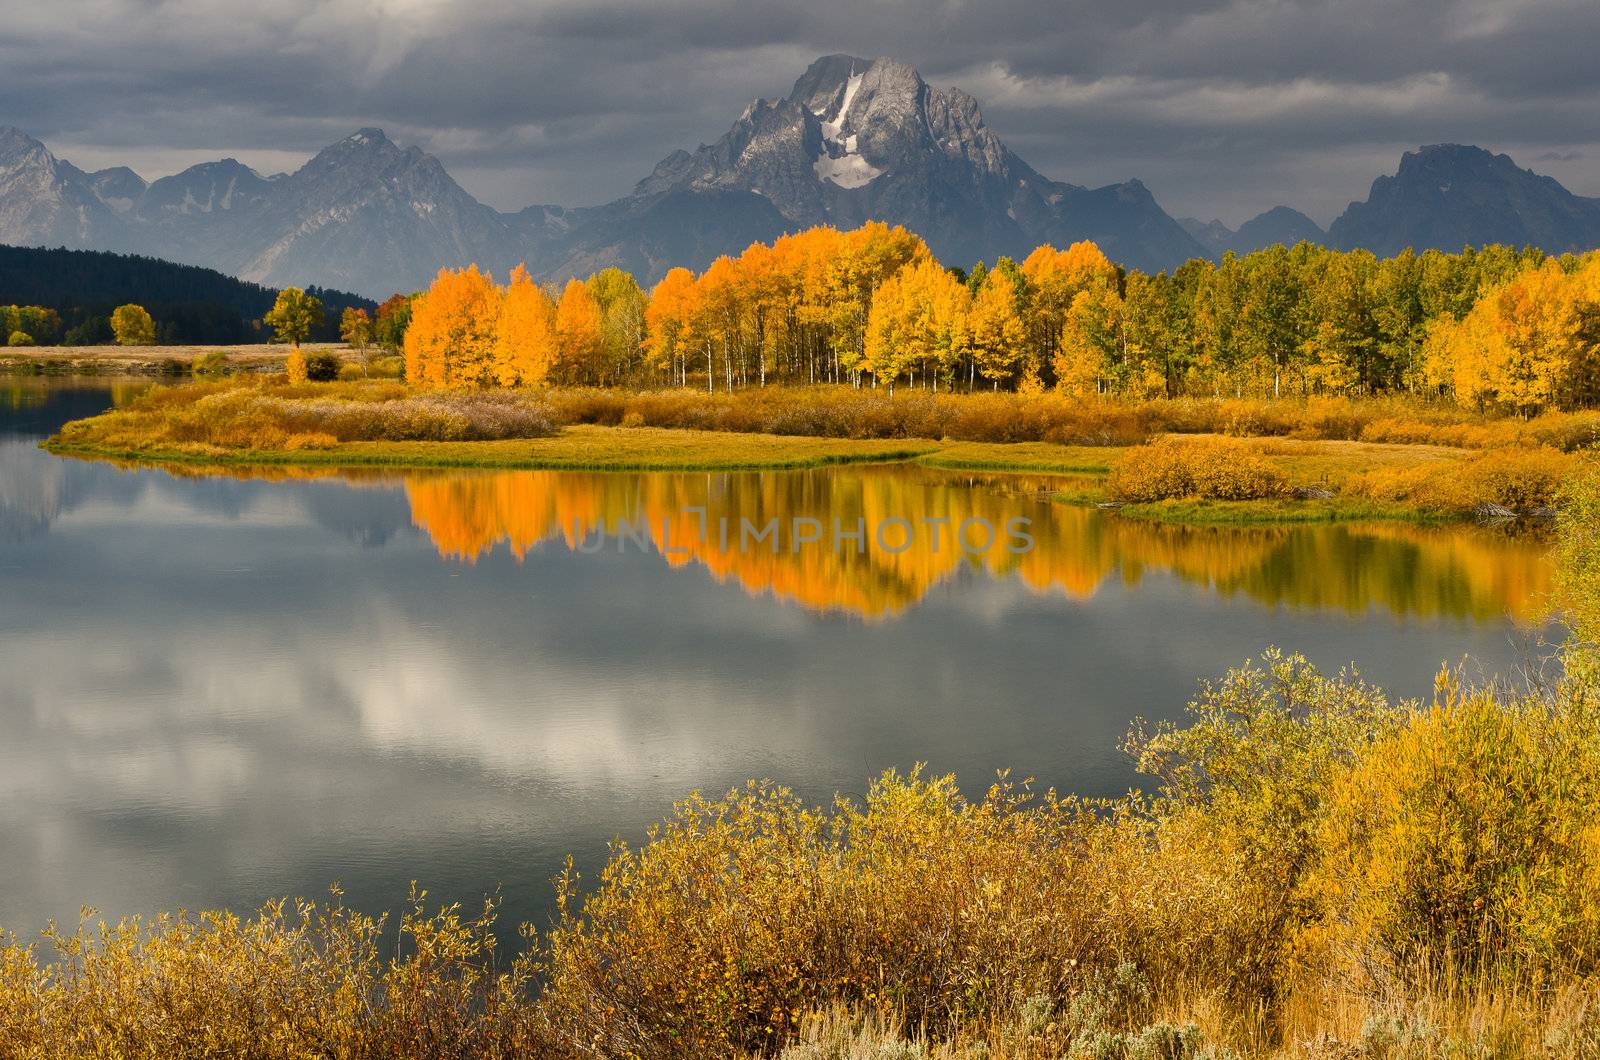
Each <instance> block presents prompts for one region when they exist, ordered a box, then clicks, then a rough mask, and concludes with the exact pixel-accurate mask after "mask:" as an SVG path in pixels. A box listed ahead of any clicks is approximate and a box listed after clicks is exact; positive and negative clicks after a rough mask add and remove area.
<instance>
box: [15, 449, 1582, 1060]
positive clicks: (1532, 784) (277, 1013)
mask: <svg viewBox="0 0 1600 1060" xmlns="http://www.w3.org/2000/svg"><path fill="white" fill-rule="evenodd" d="M1597 505H1600V480H1596V479H1595V478H1593V477H1590V478H1587V479H1584V480H1580V481H1578V482H1576V483H1574V484H1572V485H1569V487H1568V496H1567V497H1566V498H1565V499H1564V502H1563V505H1562V508H1563V511H1564V513H1565V514H1564V516H1563V518H1564V525H1563V535H1564V536H1563V538H1562V540H1563V547H1562V555H1563V578H1564V581H1563V584H1564V586H1565V587H1566V592H1567V594H1568V597H1569V599H1570V600H1571V601H1573V602H1575V603H1576V604H1577V605H1578V606H1576V607H1574V608H1572V609H1571V610H1570V611H1569V615H1570V617H1571V621H1572V623H1573V627H1574V632H1573V636H1572V638H1571V639H1570V640H1569V641H1568V642H1567V644H1566V646H1565V647H1564V649H1563V652H1564V656H1563V659H1562V661H1563V662H1564V663H1565V674H1564V676H1562V677H1560V678H1559V679H1555V680H1553V681H1551V682H1550V683H1548V684H1537V685H1518V686H1515V687H1514V686H1512V685H1510V684H1509V683H1503V682H1502V683H1497V684H1494V685H1491V686H1485V687H1471V686H1468V685H1466V684H1465V683H1464V682H1463V680H1462V678H1461V676H1460V674H1459V673H1457V672H1454V671H1446V672H1443V673H1441V675H1440V679H1439V681H1438V683H1437V691H1436V693H1435V697H1434V699H1433V701H1432V702H1431V703H1415V702H1395V701H1393V700H1391V699H1390V698H1389V697H1387V696H1386V695H1384V694H1383V693H1382V692H1381V691H1380V690H1378V689H1376V688H1373V687H1371V686H1370V685H1368V684H1366V683H1364V682H1363V681H1361V680H1360V679H1359V678H1358V677H1357V676H1355V675H1353V674H1338V675H1329V674H1324V673H1320V672H1318V671H1317V670H1316V669H1315V668H1313V667H1312V666H1311V665H1310V664H1309V663H1307V662H1306V661H1305V660H1304V659H1302V658H1300V657H1298V656H1294V655H1289V654H1280V653H1278V652H1268V653H1266V654H1265V655H1264V657H1263V658H1262V659H1261V660H1260V661H1259V662H1257V663H1254V664H1250V665H1247V666H1245V667H1242V668H1240V669H1237V670H1235V671H1233V672H1231V673H1230V674H1228V675H1227V676H1226V677H1225V678H1223V679H1222V680H1220V681H1218V682H1216V683H1214V684H1211V685H1208V686H1206V687H1204V689H1203V690H1202V691H1201V693H1200V694H1199V695H1198V696H1197V697H1196V699H1195V701H1194V702H1193V703H1192V704H1191V705H1190V706H1189V709H1188V712H1187V716H1186V718H1185V719H1184V720H1183V721H1182V722H1181V723H1176V724H1161V725H1146V724H1144V723H1142V722H1137V721H1135V722H1134V723H1133V725H1132V727H1131V729H1130V732H1129V736H1128V739H1127V743H1126V747H1127V750H1128V751H1129V753H1130V754H1132V755H1133V756H1134V758H1135V760H1136V761H1137V763H1138V765H1139V768H1140V770H1141V771H1142V772H1143V773H1145V774H1146V775H1148V776H1149V777H1150V778H1151V780H1152V786H1153V790H1152V791H1151V792H1150V793H1148V794H1140V793H1132V794H1129V795H1128V796H1125V797H1123V798H1119V799H1114V800H1109V801H1097V800H1084V799H1080V798H1075V797H1072V796H1069V795H1064V794H1057V793H1055V792H1051V791H1040V790H1037V789H1036V787H1035V786H1034V785H1032V784H1031V783H1029V782H1028V781H1026V780H1025V779H1021V778H1008V777H1004V776H1002V777H1001V778H999V780H998V781H997V782H996V783H995V784H993V785H992V786H991V787H989V788H988V790H987V791H986V792H984V793H983V794H981V795H978V796H976V797H972V798H969V797H967V796H965V795H964V794H963V793H962V792H961V791H960V790H959V789H958V788H957V786H956V785H955V783H954V781H953V780H952V779H951V778H948V777H942V776H937V775H928V774H925V773H924V772H922V771H920V770H914V771H912V772H910V773H909V774H905V773H902V774H896V773H887V774H885V775H883V776H882V777H880V778H879V779H878V780H877V781H876V782H874V783H873V784H872V785H871V787H870V789H869V790H868V792H867V794H866V796H865V797H864V798H862V799H859V800H857V799H850V798H844V797H841V798H839V799H838V800H837V801H835V802H834V803H832V804H830V805H824V806H816V805H812V804H809V803H807V802H805V801H804V800H801V799H799V798H797V797H796V796H794V795H793V794H792V793H790V792H788V791H787V790H785V789H783V788H782V787H780V786H777V785H774V784H769V783H753V784H751V785H749V786H748V787H745V788H741V789H739V790H736V791H734V792H732V793H730V794H728V795H727V796H724V797H722V798H710V797H704V796H700V795H691V796H690V797H688V798H686V799H685V800H684V801H683V802H681V803H680V804H679V805H678V806H677V807H676V808H675V810H674V811H673V813H672V814H671V815H670V817H668V818H667V819H666V820H665V821H664V822H662V824H661V825H660V826H659V827H658V828H656V829H654V830H653V831H652V832H651V833H650V834H649V835H648V837H647V838H646V840H645V841H644V842H643V843H642V844H641V845H639V846H637V847H634V846H628V845H623V844H620V843H619V844H618V845H616V846H615V847H614V849H613V851H612V855H611V858H610V861H609V864H608V865H607V866H606V868H605V870H604V871H603V873H602V874H601V875H600V877H599V878H598V879H597V880H594V881H585V880H580V879H578V878H577V877H575V876H574V875H572V874H571V873H568V874H566V875H564V876H563V877H562V878H561V879H560V880H558V881H557V884H556V886H557V894H558V899H559V901H558V913H557V915H556V918H555V921H554V923H553V924H551V925H549V927H548V929H547V930H541V931H540V932H538V933H537V935H536V936H531V937H530V938H528V939H527V940H525V945H524V946H523V947H522V948H521V949H520V950H519V951H518V954H513V953H512V952H510V951H511V950H513V949H517V947H514V946H511V945H509V944H502V943H498V942H496V941H495V938H494V929H495V925H494V922H493V906H492V905H491V906H488V907H485V909H484V910H483V911H482V913H481V915H473V914H472V913H470V912H467V911H463V910H461V909H459V908H457V907H453V906H450V907H445V908H443V909H439V908H437V907H432V906H429V905H428V903H427V901H426V898H425V896H423V895H416V896H414V899H413V902H412V904H411V905H410V906H409V907H408V910H407V912H406V914H405V915H404V917H403V918H402V921H401V923H400V924H399V925H398V931H396V929H395V927H393V926H390V927H385V925H383V923H382V922H380V921H376V920H371V919H368V918H366V917H364V916H361V915H360V914H357V913H353V912H350V911H347V910H344V909H342V908H341V907H340V906H339V905H338V904H337V902H336V901H335V903H334V904H332V905H331V906H314V905H306V904H302V905H298V906H292V907H291V906H286V905H281V904H273V905H270V906H268V907H266V908H265V909H264V910H262V911H260V912H258V913H257V914H255V915H254V916H250V917H243V918H240V917H234V916H232V915H229V914H223V913H216V914H205V915H201V916H198V917H194V916H191V917H175V918H166V919H160V920H154V921H125V922H122V923H120V924H117V925H110V926H105V927H101V926H99V925H96V924H94V923H93V922H92V920H91V922H90V923H89V924H87V925H86V926H85V928H84V929H82V930H80V931H77V932H75V933H72V932H68V933H65V934H63V933H60V932H51V933H50V934H49V936H47V938H46V940H45V942H44V943H43V944H42V945H41V946H39V947H30V946H28V945H25V944H23V943H21V942H17V941H13V942H11V943H10V944H8V945H7V946H5V947H4V948H0V1054H3V1055H7V1056H13V1055H14V1056H19V1057H57V1056H71V1055H85V1054H88V1055H118V1056H128V1057H156V1056H161V1057H177V1058H186V1057H199V1056H211V1055H241V1054H247V1055H253V1056H261V1057H302V1056H340V1057H379V1056H385V1057H386V1056H396V1055H429V1056H491V1057H493V1056H505V1057H509V1056H537V1057H552V1058H561V1057H574V1058H576V1057H642V1058H662V1060H668V1058H678V1057H683V1058H690V1057H694V1058H699V1057H730V1058H732V1057H741V1056H743V1057H755V1056H781V1057H784V1058H785V1060H882V1058H886V1057H897V1058H898V1057H907V1058H916V1057H933V1056H938V1057H948V1058H957V1057H960V1058H972V1057H990V1058H1008V1060H1035V1058H1037V1060H1054V1058H1058V1057H1075V1058H1076V1057H1088V1058H1096V1060H1098V1058H1116V1060H1144V1058H1157V1057H1159V1058H1194V1060H1198V1058H1200V1057H1212V1058H1221V1057H1229V1056H1238V1057H1281V1058H1284V1060H1287V1058H1288V1057H1311V1058H1313V1060H1333V1058H1350V1057H1374V1058H1395V1060H1400V1058H1421V1057H1428V1058H1431V1057H1440V1058H1444V1057H1459V1056H1495V1057H1524V1056H1526V1057H1535V1056H1539V1057H1545V1056H1556V1057H1584V1056H1591V1055H1594V1053H1595V1051H1596V1050H1597V1049H1600V992H1597V987H1596V985H1595V983H1596V977H1597V975H1600V946H1597V940H1600V836H1597V834H1596V830H1595V828H1594V826H1593V823H1592V820H1591V818H1592V807H1593V805H1594V804H1595V800H1596V799H1600V685H1597V684H1596V680H1595V670H1594V665H1593V660H1594V654H1593V653H1594V650H1595V649H1594V647H1593V643H1594V642H1593V638H1594V635H1595V628H1594V626H1593V624H1592V623H1593V610H1592V609H1593V601H1594V600H1595V599H1600V585H1596V584H1595V582H1594V579H1595V576H1596V568H1597V565H1596V563H1595V561H1594V560H1595V554H1596V553H1595V548H1594V523H1593V522H1589V521H1585V520H1588V519H1590V518H1592V516H1593V515H1594V513H1595V511H1596V509H1597ZM525 934H529V933H527V932H525ZM385 936H387V937H390V938H397V939H398V940H399V944H398V947H397V950H396V952H395V953H394V955H393V956H390V957H386V956H382V955H380V953H381V951H380V943H379V940H380V939H381V938H383V937H385ZM535 984H537V986H536V985H535Z"/></svg>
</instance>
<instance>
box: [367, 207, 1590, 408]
mask: <svg viewBox="0 0 1600 1060" xmlns="http://www.w3.org/2000/svg"><path fill="white" fill-rule="evenodd" d="M386 305H387V303H386ZM410 310H411V313H412V320H411V325H410V328H409V330H408V331H407V332H406V335H405V340H404V348H405V353H406V374H407V378H408V379H409V380H410V381H412V382H414V383H420V384H425V385H429V386H446V387H460V388H480V387H514V386H536V385H541V384H546V383H551V384H583V385H601V386H605V385H635V386H639V385H643V386H661V385H671V386H679V387H691V386H693V387H699V388H701V389H702V390H706V391H717V390H723V391H727V392H732V391H734V390H736V389H739V388H741V387H748V386H757V387H759V386H765V385H766V384H768V383H772V382H779V383H790V384H795V383H798V384H815V383H848V384H854V385H858V386H861V385H870V386H874V387H879V388H882V389H884V390H886V391H887V392H888V393H890V394H891V395H892V394H893V393H894V392H895V390H896V388H897V387H918V388H923V389H927V390H932V391H936V392H937V391H945V390H968V391H970V390H977V389H995V390H1013V391H1019V392H1022V393H1032V392H1038V391H1041V390H1045V389H1055V390H1057V391H1060V392H1062V393H1065V394H1071V395H1079V396H1114V397H1121V398H1128V399H1136V400H1142V399H1149V398H1160V397H1168V398H1171V397H1180V396H1184V395H1191V396H1204V397H1222V396H1229V397H1235V396H1244V395H1252V396H1274V397H1276V396H1303V395H1312V394H1346V395H1370V394H1382V393H1409V394H1415V395H1426V396H1434V397H1446V398H1453V399H1455V400H1456V401H1458V402H1459V403H1460V404H1461V405H1462V406H1464V407H1466V408H1469V409H1473V410H1474V411H1482V412H1502V413H1513V414H1520V415H1530V414H1534V413H1537V412H1540V411H1543V410H1545V409H1549V408H1562V409H1572V408H1582V407H1592V406H1594V405H1596V404H1600V382H1596V380H1597V379H1600V258H1596V257H1594V256H1590V257H1586V258H1574V257H1571V256H1567V257H1563V258H1561V259H1550V258H1546V257H1545V256H1544V255H1542V254H1540V253H1539V252H1537V251H1531V250H1529V251H1515V250H1512V249H1511V248H1507V247H1498V246H1495V247H1486V248H1483V249H1482V250H1471V249H1468V250H1466V251H1463V252H1462V253H1461V254H1441V253H1439V252H1437V251H1429V252H1427V253H1426V254H1422V255H1415V254H1411V253H1409V252H1407V253H1405V254H1401V255H1398V256H1396V257H1394V258H1389V259H1384V260H1379V259H1377V258H1375V257H1374V256H1373V255H1372V254H1370V253H1368V252H1366V251H1350V252H1339V251H1332V250H1327V249H1324V248H1321V247H1315V246H1312V245H1310V244H1304V243H1303V244H1300V245H1299V246H1296V247H1292V248H1290V247H1283V246H1275V247H1269V248H1266V249H1265V250H1261V251H1257V252H1255V253H1252V254H1249V255H1245V256H1244V257H1234V256H1233V255H1228V256H1226V257H1225V258H1224V259H1223V260H1222V261H1221V262H1220V263H1212V262H1208V261H1201V260H1196V261H1191V262H1188V263H1187V264H1185V265H1183V266H1182V267H1180V268H1179V269H1177V270H1175V271H1174V272H1173V273H1171V274H1170V275H1169V274H1166V273H1159V274H1155V275H1147V274H1144V273H1141V272H1137V271H1131V272H1130V271H1125V270H1123V269H1121V268H1120V267H1118V266H1117V265H1115V264H1113V263H1112V262H1111V261H1110V260H1108V259H1107V258H1106V256H1105V255H1104V254H1102V253H1101V252H1100V250H1099V249H1098V248H1097V247H1096V246H1095V245H1094V244H1092V243H1088V242H1082V243H1075V244H1073V245H1072V246H1070V247H1068V248H1067V249H1065V250H1057V249H1055V248H1054V247H1050V246H1043V247H1039V248H1038V249H1036V250H1034V251H1033V252H1032V253H1031V254H1029V255H1028V257H1027V258H1026V259H1024V260H1023V261H1022V262H1021V263H1020V264H1019V263H1017V262H1015V261H1012V260H1010V259H1008V258H1001V259H1000V260H999V261H997V262H996V263H994V265H993V267H989V266H987V265H985V264H984V263H979V264H977V265H975V266H974V267H973V269H972V271H971V273H970V274H968V273H965V272H963V271H962V270H960V269H950V268H946V267H945V266H943V265H941V264H940V263H939V262H938V261H937V260H935V258H934V257H933V254H932V253H931V252H930V250H929V248H928V246H927V244H925V243H924V242H923V241H922V240H921V239H920V238H918V237H917V236H916V235H915V234H913V233H911V232H908V231H906V230H905V229H903V228H891V227H889V226H887V225H883V224H879V223H876V222H869V223H868V224H865V225H863V226H862V227H860V228H858V229H855V230H853V231H849V232H841V231H838V230H836V229H833V228H825V227H824V228H812V229H807V230H805V231H802V232H797V233H794V234H792V235H787V236H784V237H782V238H781V239H778V240H776V241H775V242H773V243H772V244H771V245H766V244H760V243H758V244H754V245H752V246H750V247H749V248H748V249H747V250H745V251H744V252H743V253H741V254H740V255H739V256H738V257H722V258H718V259H717V260H716V261H715V262H713V263H712V264H711V265H710V266H709V267H708V268H707V269H706V270H705V271H704V272H701V273H699V274H698V275H697V274H695V273H693V272H690V271H689V270H688V269H682V268H676V269H673V270H671V271H670V272H668V273H667V274H666V276H665V278H664V279H663V280H662V281H661V282H660V283H659V284H658V285H657V286H656V287H655V289H654V291H652V292H650V293H649V294H646V293H645V292H644V291H643V290H641V289H640V287H639V285H638V284H637V283H636V282H635V281H634V279H633V277H631V276H629V275H628V274H627V273H625V272H623V271H621V270H619V269H615V268H612V269H606V270H604V271H603V272H600V273H598V274H596V275H594V276H592V277H590V278H589V280H588V281H587V282H580V281H578V280H571V281H569V282H568V283H567V285H566V287H565V289H564V290H562V292H561V294H560V297H559V298H555V297H552V296H551V294H550V293H547V292H546V291H544V290H542V289H541V288H540V287H539V286H538V285H537V284H535V283H534V281H533V279H532V278H531V277H530V275H529V273H528V271H527V270H526V269H525V268H523V267H521V266H519V267H518V268H517V269H515V270H513V272H512V274H511V276H510V277H509V282H508V283H507V285H506V286H504V287H500V286H497V285H496V284H495V283H494V282H493V280H492V279H491V278H490V276H489V275H488V274H487V273H486V272H482V271H480V270H479V269H478V268H477V267H476V266H471V267H468V268H466V269H463V270H458V271H452V270H445V271H443V272H441V273H440V274H439V277H438V279H437V280H435V282H434V284H433V286H432V287H431V288H430V289H429V290H428V291H427V292H426V293H425V294H422V295H418V296H416V297H415V298H414V300H413V301H412V303H411V305H410ZM384 319H385V317H384V316H383V315H382V314H381V313H380V317H379V329H380V331H381V330H382V325H383V321H384ZM390 319H398V316H396V315H395V314H390Z"/></svg>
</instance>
